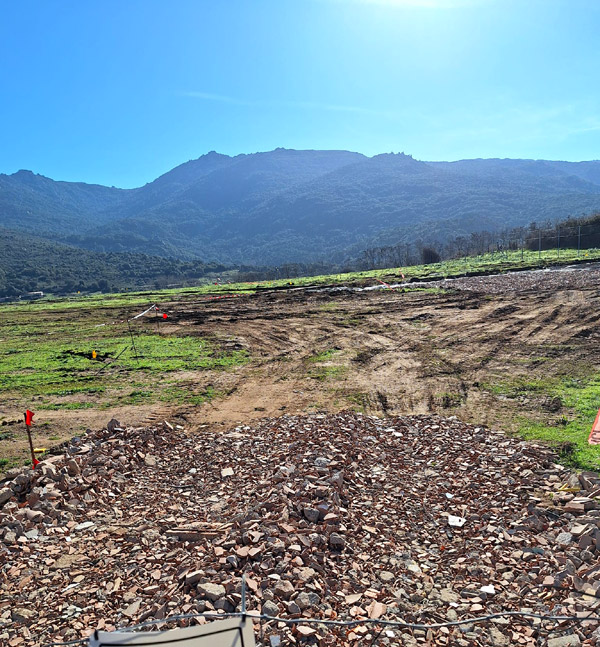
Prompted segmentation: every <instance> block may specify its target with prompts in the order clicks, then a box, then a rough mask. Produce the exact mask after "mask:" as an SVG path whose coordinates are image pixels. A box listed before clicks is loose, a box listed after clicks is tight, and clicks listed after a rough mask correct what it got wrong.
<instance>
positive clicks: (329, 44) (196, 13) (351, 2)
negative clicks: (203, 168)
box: [0, 0, 600, 187]
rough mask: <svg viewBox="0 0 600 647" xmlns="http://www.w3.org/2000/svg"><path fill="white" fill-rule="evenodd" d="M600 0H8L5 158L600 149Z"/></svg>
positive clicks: (115, 181) (55, 174)
mask: <svg viewBox="0 0 600 647" xmlns="http://www.w3.org/2000/svg"><path fill="white" fill-rule="evenodd" d="M599 77H600V0H170V1H167V0H86V1H84V2H82V1H81V0H18V2H3V3H2V4H1V5H0V136H1V138H0V172H4V173H12V172H14V171H17V170H18V169H21V168H26V169H31V170H33V171H34V172H36V173H41V174H43V175H47V176H49V177H52V178H54V179H59V180H80V181H85V182H95V183H100V184H107V185H115V186H120V187H133V186H139V185H141V184H144V183H146V182H149V181H151V180H152V179H154V178H155V177H157V176H158V175H160V174H161V173H164V172H165V171H167V170H169V169H170V168H172V167H174V166H176V165H178V164H180V163H182V162H185V161H187V160H188V159H193V158H196V157H199V156H200V155H202V154H204V153H206V152H208V151H210V150H217V151H219V152H221V153H226V154H229V155H235V154H238V153H251V152H256V151H265V150H271V149H273V148H276V147H278V146H282V147H285V148H298V149H304V148H316V149H347V150H354V151H359V152H362V153H365V154H367V155H373V154H376V153H381V152H390V151H393V152H400V151H404V152H406V153H410V154H412V155H413V156H414V157H416V158H417V159H422V160H453V159H461V158H469V157H530V158H545V159H564V160H575V161H577V160H587V159H597V158H600V83H599V81H600V78H599Z"/></svg>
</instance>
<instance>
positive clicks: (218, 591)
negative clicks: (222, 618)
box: [197, 582, 225, 602]
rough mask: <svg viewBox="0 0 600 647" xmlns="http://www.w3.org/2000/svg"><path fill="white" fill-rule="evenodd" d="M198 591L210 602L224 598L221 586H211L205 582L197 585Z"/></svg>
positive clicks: (223, 588) (223, 589)
mask: <svg viewBox="0 0 600 647" xmlns="http://www.w3.org/2000/svg"><path fill="white" fill-rule="evenodd" d="M197 588H198V591H199V592H200V593H201V594H202V595H203V596H204V597H205V598H206V599H207V600H210V601H211V602H216V601H217V600H218V599H220V598H223V597H225V587H224V586H222V585H221V584H211V583H210V582H206V583H204V584H198V587H197Z"/></svg>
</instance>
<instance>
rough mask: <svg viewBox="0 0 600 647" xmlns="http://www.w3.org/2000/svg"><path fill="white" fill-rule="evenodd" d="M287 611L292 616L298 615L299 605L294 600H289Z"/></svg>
mask: <svg viewBox="0 0 600 647" xmlns="http://www.w3.org/2000/svg"><path fill="white" fill-rule="evenodd" d="M287 610H288V613H289V614H290V615H292V616H297V615H300V611H301V609H300V607H299V606H298V605H297V604H296V603H295V602H290V603H289V604H288V606H287Z"/></svg>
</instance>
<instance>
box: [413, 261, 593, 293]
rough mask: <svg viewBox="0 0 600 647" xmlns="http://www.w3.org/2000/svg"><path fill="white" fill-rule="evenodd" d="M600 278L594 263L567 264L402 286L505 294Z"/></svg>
mask: <svg viewBox="0 0 600 647" xmlns="http://www.w3.org/2000/svg"><path fill="white" fill-rule="evenodd" d="M599 281H600V270H598V264H597V263H593V264H582V265H571V266H567V267H564V266H563V267H554V268H546V269H543V270H526V271H521V272H506V273H505V274H488V275H480V276H460V277H456V278H451V279H441V280H434V281H411V282H410V283H409V284H408V286H407V285H406V284H405V285H403V286H402V287H438V288H442V289H448V290H465V291H467V292H485V293H486V294H506V293H512V292H519V293H520V294H524V293H527V292H539V291H541V290H582V289H585V288H589V287H595V286H597V285H598V282H599Z"/></svg>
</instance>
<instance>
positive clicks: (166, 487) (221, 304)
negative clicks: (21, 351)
mask: <svg viewBox="0 0 600 647" xmlns="http://www.w3.org/2000/svg"><path fill="white" fill-rule="evenodd" d="M599 280H600V272H598V270H596V269H594V268H592V269H587V270H572V271H562V272H537V273H526V272H523V273H517V274H511V275H506V276H500V277H471V278H464V279H459V280H454V281H451V282H450V281H446V282H443V283H439V284H428V287H434V288H437V289H438V290H441V291H439V292H436V293H431V292H427V293H418V292H406V293H405V292H403V291H401V290H400V289H399V290H396V291H391V290H381V291H366V292H355V291H350V290H347V291H340V290H332V291H327V290H323V289H318V290H314V291H307V290H290V291H285V292H275V291H274V292H264V293H259V294H256V295H253V296H248V297H240V298H236V299H223V300H219V301H209V300H201V299H199V300H197V301H189V300H188V301H177V302H173V303H171V304H161V305H163V306H164V309H165V310H168V311H169V322H170V323H169V324H168V325H165V327H164V329H163V334H173V335H198V336H202V337H207V338H209V339H211V340H213V341H214V342H215V344H217V345H220V346H221V347H222V348H225V349H227V348H236V349H237V348H245V349H247V350H248V352H249V356H250V358H251V360H250V362H249V363H248V364H247V365H245V366H243V367H238V368H236V369H234V370H230V371H226V372H222V371H221V372H215V371H213V372H208V371H205V372H202V371H190V372H189V376H188V377H189V386H188V388H189V390H190V392H191V393H197V392H204V391H206V389H207V388H208V387H211V388H212V389H213V390H214V391H215V392H216V393H218V394H219V397H217V398H215V399H213V400H212V401H211V402H209V403H206V404H204V405H202V406H190V405H183V406H165V405H163V404H160V405H150V406H140V407H138V408H135V407H128V408H127V409H123V410H120V411H119V410H116V411H114V412H113V414H116V415H117V417H119V419H121V420H122V421H123V423H124V424H123V426H122V427H121V426H120V425H119V424H117V423H115V422H113V423H112V424H109V425H107V426H106V427H104V428H101V427H102V425H103V424H104V423H105V422H106V417H105V416H106V412H103V411H94V410H93V409H89V410H81V411H49V412H46V414H45V416H46V417H47V418H48V421H49V422H50V423H51V424H50V427H49V430H48V431H47V432H45V433H49V434H53V435H60V434H62V436H61V438H69V437H71V436H72V435H73V430H76V429H78V428H80V426H81V425H82V424H83V425H86V426H88V427H89V428H90V429H91V431H89V432H88V433H86V434H83V435H81V437H80V438H79V439H75V440H74V441H72V442H70V443H68V444H67V445H66V447H65V451H64V452H63V453H59V454H57V455H55V456H52V457H50V458H48V459H47V460H46V461H44V463H43V464H42V465H41V466H40V467H38V468H37V469H36V470H35V471H32V470H27V469H25V470H24V471H23V470H13V471H11V472H10V473H9V474H8V475H7V480H6V481H5V482H4V483H2V484H0V506H2V507H1V509H0V581H1V583H2V584H1V592H0V645H4V644H7V645H9V646H10V647H20V646H25V645H27V646H29V645H40V646H42V645H49V644H50V643H52V642H53V641H69V640H77V639H80V638H82V637H85V636H87V635H88V634H89V633H90V632H91V631H92V630H93V629H95V628H100V629H102V628H104V629H113V628H119V627H125V626H128V625H129V626H131V625H134V624H135V623H137V622H142V621H146V622H151V621H152V620H159V619H163V618H165V617H168V616H170V615H173V614H178V613H183V614H197V613H202V612H218V613H229V612H235V610H237V609H240V605H241V576H242V574H244V573H245V574H246V575H247V582H248V587H249V594H248V609H249V611H252V612H256V613H260V612H262V613H263V614H264V615H267V616H277V617H282V618H284V619H301V618H312V619H337V620H348V621H353V622H354V623H355V624H354V625H353V626H351V627H344V628H337V629H336V628H331V627H327V626H325V625H315V624H298V625H286V624H284V623H281V622H278V621H276V620H271V621H262V622H257V623H256V636H257V642H258V644H261V645H269V646H270V647H276V646H277V645H281V646H287V645H292V644H294V645H305V644H306V645H342V646H343V645H355V644H358V645H362V644H377V645H385V644H389V645H392V644H401V645H408V646H414V645H420V644H422V645H460V646H466V645H469V646H471V645H472V646H475V645H549V646H550V647H560V646H561V645H578V644H587V645H596V644H600V642H599V634H598V626H599V625H598V620H597V617H596V612H597V611H596V610H597V608H598V605H599V603H600V600H599V599H598V598H597V597H596V596H597V595H599V594H598V589H599V588H600V586H599V585H600V567H599V566H598V557H599V550H600V530H599V529H600V510H598V509H597V505H598V503H597V497H598V495H599V494H600V490H599V488H600V483H599V480H598V478H597V476H596V475H595V474H593V473H584V474H582V475H575V474H573V473H571V472H569V471H568V470H567V469H566V468H564V467H563V466H561V465H559V464H558V463H557V460H558V459H557V457H556V456H554V455H553V454H552V453H551V451H550V450H549V449H548V448H544V447H542V446H541V445H535V444H532V443H525V442H523V441H520V440H518V439H515V438H512V437H509V436H507V435H505V434H504V433H502V432H501V431H499V429H503V430H506V431H511V430H514V429H515V428H516V426H517V423H516V421H517V419H521V418H523V417H525V418H529V419H531V420H536V421H539V420H543V421H544V422H545V423H546V424H549V425H556V426H557V427H558V428H560V424H562V422H564V420H565V419H568V418H569V417H570V416H571V415H574V414H573V413H572V412H571V411H569V410H568V409H567V408H566V407H565V406H564V403H562V402H560V401H558V402H555V401H554V400H551V399H549V398H547V397H545V396H544V395H543V394H540V395H539V397H538V396H537V395H536V394H535V392H528V393H527V394H526V395H525V396H517V397H512V396H511V397H506V396H505V395H503V394H502V389H500V390H498V389H495V388H494V385H498V384H503V383H507V382H511V381H518V380H519V379H523V380H529V381H532V380H544V379H548V378H549V377H550V378H553V379H562V378H565V377H568V378H572V379H574V380H579V379H585V378H586V377H589V376H590V375H593V374H594V373H596V372H597V371H598V367H599V366H600V346H599V344H598V333H597V324H596V322H597V313H598V310H599V308H600V298H599V295H598V290H597V285H598V281H599ZM117 314H119V313H114V312H112V311H111V312H110V313H108V314H107V316H110V318H115V317H116V316H117ZM120 314H122V315H123V316H129V315H131V313H130V312H129V311H126V310H123V312H122V313H120ZM53 316H54V317H60V316H62V315H61V313H59V312H58V311H57V312H54V313H53ZM65 316H72V315H71V314H70V313H66V312H65ZM141 325H145V324H141ZM148 325H151V323H148ZM10 407H12V408H10ZM13 409H14V411H13ZM21 409H22V408H21V406H20V404H18V403H16V404H14V406H13V405H10V406H9V410H8V414H10V415H9V417H10V416H12V417H13V418H14V419H15V420H18V419H21V418H20V416H21V414H20V411H21ZM350 409H353V411H352V410H350ZM8 414H7V415H8ZM51 416H55V417H54V418H51ZM165 420H170V421H171V423H172V424H169V423H166V422H163V421H165ZM561 421H562V422H561ZM469 423H471V424H469ZM93 430H99V431H93ZM35 431H36V434H37V435H38V437H39V435H40V434H41V433H42V432H41V430H35ZM42 440H43V439H42ZM1 442H7V441H1ZM515 610H520V611H524V612H528V611H529V612H532V613H537V614H540V615H544V616H546V615H566V616H578V617H579V619H580V621H579V622H574V621H568V620H564V621H561V620H543V619H539V618H537V619H536V618H534V617H530V616H522V617H515V616H510V617H497V618H494V619H493V620H488V621H485V622H468V623H467V624H461V625H452V624H451V625H449V626H445V627H442V628H435V629H433V628H432V629H428V628H416V629H415V628H413V629H408V628H399V627H392V626H390V627H386V628H385V629H384V631H383V632H382V633H380V629H379V628H377V627H375V626H373V625H370V624H368V621H369V620H375V619H381V618H383V619H387V620H391V621H397V622H405V623H417V624H423V625H430V624H432V623H446V622H450V623H452V622H457V621H460V620H461V619H476V618H477V617H478V616H479V617H481V616H483V615H487V614H490V613H500V612H503V611H515ZM203 621H204V620H202V619H196V620H194V621H193V622H203ZM161 626H162V625H161ZM171 626H172V625H171Z"/></svg>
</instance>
